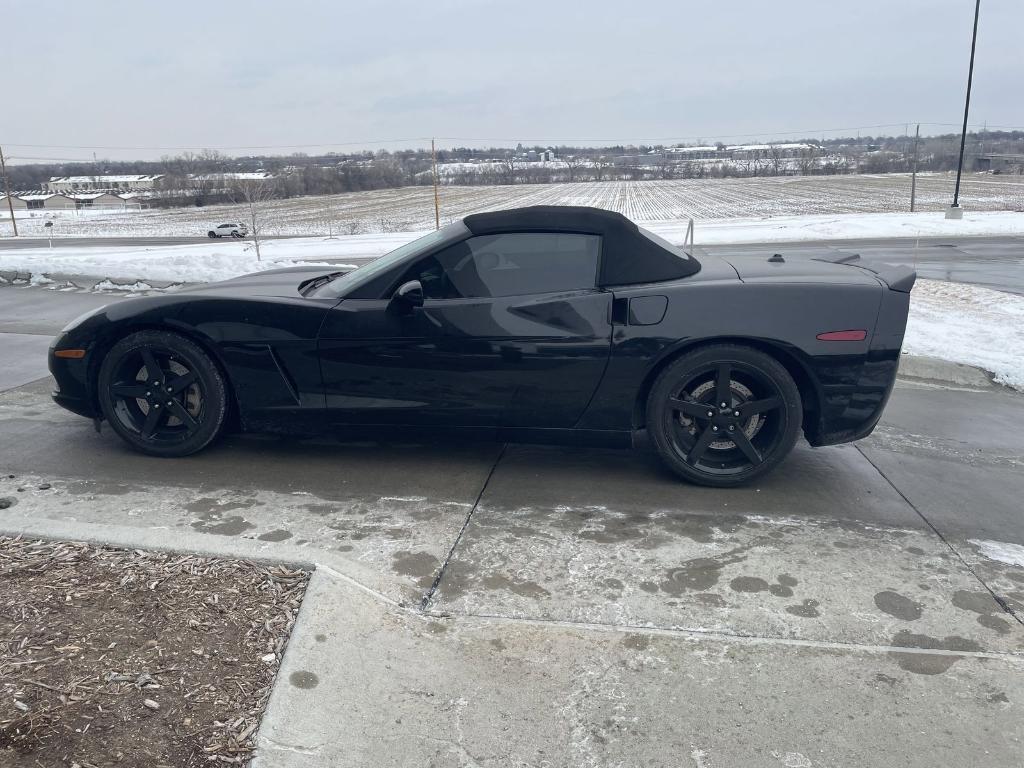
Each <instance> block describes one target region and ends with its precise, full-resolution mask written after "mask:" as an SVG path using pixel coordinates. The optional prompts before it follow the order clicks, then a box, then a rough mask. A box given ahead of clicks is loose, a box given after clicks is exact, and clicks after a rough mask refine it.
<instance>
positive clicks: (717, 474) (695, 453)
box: [647, 344, 803, 488]
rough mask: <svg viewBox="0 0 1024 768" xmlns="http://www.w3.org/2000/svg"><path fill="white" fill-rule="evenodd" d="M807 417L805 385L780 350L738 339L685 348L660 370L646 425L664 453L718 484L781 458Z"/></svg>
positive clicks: (754, 473) (690, 475)
mask: <svg viewBox="0 0 1024 768" xmlns="http://www.w3.org/2000/svg"><path fill="white" fill-rule="evenodd" d="M723 403H727V404H728V405H727V406H726V407H722V404H723ZM709 414H711V415H710V416H709ZM736 414H739V415H738V416H737V415H736ZM802 420H803V405H802V403H801V400H800V390H799V389H797V386H796V383H795V382H794V381H793V378H792V377H791V376H790V375H789V372H788V371H787V370H786V369H785V368H784V367H783V366H782V365H781V364H780V363H779V362H778V361H777V360H775V359H774V358H773V357H770V356H769V355H766V354H765V353H763V352H760V351H758V350H756V349H752V348H750V347H744V346H740V345H735V344H716V345H713V346H707V347H701V348H700V349H697V350H694V351H693V352H690V353H687V354H685V355H683V356H682V357H680V358H679V359H678V360H676V361H675V362H673V363H671V364H670V365H669V366H668V367H667V368H666V369H665V370H664V371H662V372H661V373H660V374H659V375H658V378H657V379H656V380H655V382H654V385H653V386H652V387H651V391H650V394H649V395H648V397H647V432H648V434H649V436H650V438H651V440H652V442H653V444H654V447H655V449H656V450H657V452H658V455H659V456H660V457H661V459H662V461H664V462H665V464H666V465H667V466H668V467H669V469H671V470H672V471H673V472H675V473H676V474H677V475H679V476H680V477H682V478H683V479H684V480H688V481H689V482H691V483H696V484H698V485H706V486H711V487H714V488H731V487H734V486H737V485H743V484H744V483H748V482H750V481H751V480H754V479H755V478H758V477H761V476H762V475H764V474H765V473H767V472H769V471H771V470H772V469H774V468H775V467H776V466H778V464H779V463H780V462H781V461H782V460H783V459H784V458H786V456H787V455H788V454H789V452H790V451H791V450H792V449H793V446H794V445H795V444H796V440H797V437H798V436H799V434H800V427H801V422H802Z"/></svg>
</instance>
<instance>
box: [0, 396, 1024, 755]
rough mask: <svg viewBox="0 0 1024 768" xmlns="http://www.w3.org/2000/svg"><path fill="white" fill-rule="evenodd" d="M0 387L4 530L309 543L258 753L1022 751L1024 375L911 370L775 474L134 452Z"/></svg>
mask: <svg viewBox="0 0 1024 768" xmlns="http://www.w3.org/2000/svg"><path fill="white" fill-rule="evenodd" d="M48 391H49V382H48V380H46V379H42V380H39V381H36V382H33V383H30V384H27V385H24V386H18V387H15V388H12V389H8V391H6V392H4V393H2V394H0V499H4V500H5V502H4V504H3V505H0V506H5V507H6V508H3V509H0V530H3V531H4V532H22V533H25V534H27V535H41V536H55V537H67V538H76V539H81V538H87V539H94V540H101V541H107V542H111V543H119V544H124V545H128V546H139V547H147V546H148V547H164V548H178V549H190V550H196V551H203V552H212V553H223V554H232V555H244V556H250V557H272V558H278V559H282V560H290V561H295V562H305V563H310V564H315V565H316V567H317V570H316V573H315V574H314V579H313V581H312V583H311V588H310V592H309V594H308V596H307V599H306V602H305V604H304V606H303V609H302V613H301V614H300V620H299V622H298V624H297V627H296V631H295V634H294V635H293V638H292V640H291V643H290V645H289V649H288V652H287V654H286V657H285V662H284V665H283V667H282V669H281V672H280V675H279V678H278V685H277V687H276V688H275V693H274V697H273V699H272V701H271V707H270V710H269V711H268V714H267V717H266V718H265V721H264V725H263V727H262V728H261V732H260V734H261V735H260V738H261V750H260V753H259V756H258V758H257V764H258V765H260V766H320V765H323V766H328V765H329V766H341V765H346V766H347V765H352V766H356V765H361V766H362V765H403V766H405V765H407V766H424V765H437V766H449V765H450V766H469V765H477V766H510V765H513V766H520V765H521V766H528V765H530V766H542V765H547V766H567V765H572V766H577V765H578V766H680V765H691V766H696V767H698V768H711V767H712V766H714V767H716V768H717V767H719V766H748V765H758V766H760V765H766V766H774V765H779V766H789V767H790V768H794V767H805V766H852V765H856V766H892V765H908V766H909V765H913V766H934V765H937V764H961V765H987V766H1017V765H1020V755H1021V753H1022V751H1021V750H1022V744H1021V739H1022V737H1024V626H1022V624H1021V622H1020V617H1024V510H1022V505H1021V502H1020V497H1021V491H1024V484H1022V481H1021V477H1022V476H1024V473H1022V470H1024V434H1022V432H1021V430H1020V429H1015V428H1014V427H1013V425H1015V424H1016V425H1020V424H1024V397H1021V396H1020V395H1017V394H1014V393H1011V392H1008V391H1006V390H1002V389H997V388H974V389H971V388H950V387H943V386H938V385H935V384H931V383H927V382H913V381H903V382H901V383H900V385H899V386H898V388H897V390H896V392H895V394H894V396H893V398H892V402H891V404H890V406H889V409H888V411H887V412H886V416H885V419H884V422H883V424H882V425H881V426H880V427H879V429H878V430H877V431H876V433H875V434H874V435H873V436H872V437H871V438H869V439H868V440H865V441H862V442H861V443H859V444H857V445H851V446H839V447H834V448H825V449H816V450H812V449H810V448H808V447H806V446H801V447H800V448H798V450H797V451H796V452H795V453H794V455H793V456H792V457H791V458H790V459H789V460H788V461H787V462H786V463H785V464H784V465H783V466H782V467H781V468H780V470H779V471H778V472H777V473H775V474H774V475H772V476H770V477H769V478H767V479H765V480H764V481H763V482H762V483H760V484H758V485H756V486H752V487H749V488H743V489H738V490H732V491H712V490H708V489H701V488H696V487H693V486H688V485H684V484H681V483H679V482H677V481H676V480H675V479H673V478H672V477H671V476H669V475H668V474H667V473H666V472H665V471H664V470H663V469H662V468H661V467H660V465H659V464H658V462H657V461H656V460H655V459H654V458H653V457H652V456H651V455H650V454H649V453H648V452H646V451H643V450H638V451H634V452H619V451H602V450H587V449H563V448H547V447H535V446H500V445H483V444H448V445H400V444H390V443H339V442H330V441H293V440H282V439H278V438H267V437H258V436H256V437H232V438H229V439H227V440H225V441H223V442H222V443H220V444H219V445H218V446H217V447H216V448H214V449H213V450H211V451H209V452H207V453H204V454H203V455H201V456H197V457H192V458H189V459H184V460H176V461H166V460H158V459H152V458H148V457H144V456H140V455H137V454H133V453H130V452H129V451H128V450H127V449H126V448H124V447H123V446H122V444H121V443H120V441H118V440H117V439H116V438H115V437H114V436H113V435H112V434H111V432H110V430H109V429H104V431H103V433H102V434H99V435H98V434H96V433H95V431H93V429H92V425H91V423H90V422H88V421H86V420H83V419H80V418H77V417H75V416H73V415H71V414H68V413H65V412H63V411H61V410H60V409H58V408H56V407H55V406H53V405H52V404H51V403H50V401H49V398H48Z"/></svg>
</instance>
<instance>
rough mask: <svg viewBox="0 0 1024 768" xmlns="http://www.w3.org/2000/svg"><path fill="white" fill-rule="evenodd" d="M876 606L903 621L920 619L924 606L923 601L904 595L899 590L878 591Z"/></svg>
mask: <svg viewBox="0 0 1024 768" xmlns="http://www.w3.org/2000/svg"><path fill="white" fill-rule="evenodd" d="M875 606H876V607H877V608H878V610H880V611H881V612H882V613H887V614H889V615H890V616H892V617H894V618H897V619H902V620H903V621H915V620H917V619H920V618H921V613H922V608H923V606H922V605H921V603H918V602H915V601H913V600H911V599H910V598H909V597H904V596H903V595H901V594H900V593H899V592H893V591H892V590H885V591H883V592H879V593H877V594H876V595H875Z"/></svg>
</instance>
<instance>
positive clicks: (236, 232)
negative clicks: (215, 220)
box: [206, 224, 249, 237]
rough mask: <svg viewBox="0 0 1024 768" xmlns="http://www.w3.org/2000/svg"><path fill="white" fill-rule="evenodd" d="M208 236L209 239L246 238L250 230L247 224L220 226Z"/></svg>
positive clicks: (208, 233)
mask: <svg viewBox="0 0 1024 768" xmlns="http://www.w3.org/2000/svg"><path fill="white" fill-rule="evenodd" d="M206 234H207V236H209V237H227V236H228V235H230V236H231V237H245V236H246V235H248V234H249V228H248V227H246V226H245V224H218V225H217V226H216V227H214V228H213V229H211V230H210V231H209V232H207V233H206Z"/></svg>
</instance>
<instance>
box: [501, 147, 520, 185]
mask: <svg viewBox="0 0 1024 768" xmlns="http://www.w3.org/2000/svg"><path fill="white" fill-rule="evenodd" d="M518 167H519V162H518V160H516V156H515V155H514V154H513V153H511V152H509V153H508V154H507V155H506V156H505V158H504V159H503V160H502V161H501V162H500V163H499V165H498V173H499V174H500V175H501V180H502V183H503V184H515V183H516V169H517V168H518Z"/></svg>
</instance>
